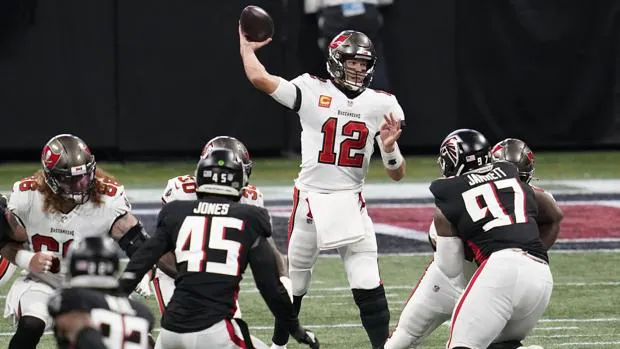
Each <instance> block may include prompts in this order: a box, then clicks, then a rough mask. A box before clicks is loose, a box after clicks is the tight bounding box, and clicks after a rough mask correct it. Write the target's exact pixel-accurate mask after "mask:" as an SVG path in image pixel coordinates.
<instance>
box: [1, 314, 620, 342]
mask: <svg viewBox="0 0 620 349" xmlns="http://www.w3.org/2000/svg"><path fill="white" fill-rule="evenodd" d="M558 320H561V321H562V322H592V320H594V321H601V322H603V321H604V322H608V321H620V318H607V319H541V320H540V322H556V321H558ZM395 324H396V322H393V323H392V324H391V326H393V325H395ZM445 324H448V323H447V322H446V323H445ZM304 327H307V328H345V329H346V328H361V327H362V325H361V323H337V324H314V325H305V326H304ZM249 328H250V330H258V331H261V330H265V331H266V330H273V326H249ZM578 328H579V327H574V326H571V327H537V328H536V330H573V329H578ZM159 330H160V329H159V328H155V329H153V331H154V332H159ZM14 333H15V332H0V337H7V336H12V335H13V334H14ZM44 334H45V335H51V334H53V332H51V331H50V332H45V333H44ZM599 336H612V337H615V336H617V335H616V334H613V333H610V334H603V335H536V336H529V337H528V338H542V337H545V338H564V337H599ZM596 343H600V344H596ZM607 343H608V344H619V343H620V342H588V343H563V344H561V345H579V344H584V345H607Z"/></svg>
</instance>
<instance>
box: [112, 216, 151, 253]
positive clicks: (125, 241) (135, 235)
mask: <svg viewBox="0 0 620 349" xmlns="http://www.w3.org/2000/svg"><path fill="white" fill-rule="evenodd" d="M148 239H149V234H147V233H146V231H145V230H144V227H143V226H142V224H141V223H140V222H138V224H136V225H134V226H133V227H131V229H129V230H128V231H127V232H126V233H125V235H123V237H122V238H120V240H118V245H119V246H120V247H121V249H122V250H123V251H125V253H126V254H127V256H128V257H129V258H131V256H132V255H133V254H134V253H135V252H136V251H137V250H138V249H139V248H140V246H142V245H144V242H145V241H146V240H148Z"/></svg>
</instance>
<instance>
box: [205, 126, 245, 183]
mask: <svg viewBox="0 0 620 349" xmlns="http://www.w3.org/2000/svg"><path fill="white" fill-rule="evenodd" d="M214 148H224V149H229V150H231V151H232V152H234V153H235V154H236V155H237V156H239V158H240V159H241V162H242V163H243V169H244V170H245V173H246V175H247V176H248V179H249V178H250V175H251V174H252V168H253V167H254V162H253V161H252V159H250V153H249V152H248V148H247V147H246V146H245V144H243V142H241V141H240V140H238V139H237V138H235V137H230V136H217V137H215V138H213V139H211V140H210V141H208V142H207V144H205V146H204V147H203V148H202V153H201V154H200V158H201V159H204V158H205V156H207V154H208V153H209V152H210V151H211V150H212V149H214Z"/></svg>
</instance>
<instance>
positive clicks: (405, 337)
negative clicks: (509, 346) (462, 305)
mask: <svg viewBox="0 0 620 349" xmlns="http://www.w3.org/2000/svg"><path fill="white" fill-rule="evenodd" d="M531 187H532V188H533V189H534V190H536V191H539V192H544V193H545V194H547V195H549V196H550V197H551V198H552V199H553V195H552V194H551V193H550V192H548V191H545V190H543V189H542V188H539V187H535V186H533V185H532V186H531ZM554 201H555V199H554ZM428 233H429V238H430V240H431V244H432V245H433V247H434V246H435V241H436V240H437V230H436V229H435V223H434V222H432V223H431V226H430V228H429V232H428ZM477 268H478V265H477V264H476V263H475V262H473V261H468V260H465V261H464V264H463V274H462V275H459V277H457V278H454V279H450V278H448V277H446V276H445V275H444V274H443V273H442V272H441V271H440V270H439V268H438V267H437V265H436V264H435V262H434V261H433V260H431V262H430V263H429V265H428V267H427V268H426V270H425V271H424V274H422V277H421V278H420V280H419V281H418V283H417V285H416V286H415V287H414V288H413V290H412V291H411V293H410V294H409V298H407V301H406V302H405V307H404V309H403V312H402V313H401V315H400V318H399V319H398V324H397V325H396V329H395V330H394V332H393V333H392V335H391V336H390V338H389V339H388V340H387V342H386V343H385V349H406V348H410V347H411V346H414V347H415V346H417V345H419V344H420V343H421V342H422V340H424V339H425V338H426V337H428V336H429V335H430V334H431V333H433V331H435V329H436V328H437V327H439V325H441V324H442V323H444V322H446V321H449V320H450V318H451V316H452V313H453V311H454V308H455V307H456V304H457V302H458V300H459V297H460V296H461V294H462V293H463V290H464V289H465V287H466V286H467V284H468V283H469V281H470V280H471V278H472V276H473V275H474V273H475V272H476V270H477ZM537 319H538V318H537V317H533V316H527V317H523V318H522V320H521V321H520V322H519V321H516V322H514V323H513V324H512V327H508V328H507V330H506V331H504V332H502V334H501V335H500V338H498V339H497V340H496V341H501V339H502V338H501V336H502V335H506V336H507V337H509V336H508V335H511V334H512V333H510V331H511V329H512V328H516V329H519V328H520V327H523V325H527V326H528V327H529V326H530V325H529V323H530V322H532V321H534V322H536V321H537Z"/></svg>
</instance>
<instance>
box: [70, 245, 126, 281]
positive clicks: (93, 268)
mask: <svg viewBox="0 0 620 349" xmlns="http://www.w3.org/2000/svg"><path fill="white" fill-rule="evenodd" d="M67 261H68V263H69V266H68V268H67V270H68V274H67V280H68V282H69V285H70V286H72V287H87V288H104V289H114V288H116V287H118V277H119V272H120V266H119V258H118V253H117V250H116V246H115V243H114V240H113V239H112V238H109V237H101V236H93V237H87V238H84V239H81V240H76V241H74V242H73V243H72V244H71V247H70V248H69V253H68V256H67Z"/></svg>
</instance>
